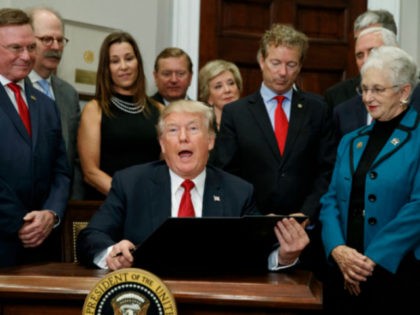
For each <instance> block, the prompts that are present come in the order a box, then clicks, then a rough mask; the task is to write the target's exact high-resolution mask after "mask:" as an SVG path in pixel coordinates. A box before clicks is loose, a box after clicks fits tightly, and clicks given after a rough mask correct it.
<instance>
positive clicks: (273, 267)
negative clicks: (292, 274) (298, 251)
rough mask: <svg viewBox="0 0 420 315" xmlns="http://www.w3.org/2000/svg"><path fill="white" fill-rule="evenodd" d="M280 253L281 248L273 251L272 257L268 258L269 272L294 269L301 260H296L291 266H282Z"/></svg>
mask: <svg viewBox="0 0 420 315" xmlns="http://www.w3.org/2000/svg"><path fill="white" fill-rule="evenodd" d="M278 252H279V248H277V249H275V250H273V251H272V252H271V253H270V256H268V270H270V271H277V270H283V269H289V268H291V267H293V266H294V265H296V264H297V263H298V261H299V258H296V260H295V261H294V262H293V263H291V264H289V265H280V264H279V255H278Z"/></svg>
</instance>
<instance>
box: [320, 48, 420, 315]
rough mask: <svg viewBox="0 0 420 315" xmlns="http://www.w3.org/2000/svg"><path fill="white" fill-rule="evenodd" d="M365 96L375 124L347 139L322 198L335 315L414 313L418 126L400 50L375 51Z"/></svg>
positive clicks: (410, 67) (418, 259) (412, 81)
mask: <svg viewBox="0 0 420 315" xmlns="http://www.w3.org/2000/svg"><path fill="white" fill-rule="evenodd" d="M361 75H362V81H361V86H360V89H359V92H360V93H361V95H362V97H363V102H364V104H365V106H366V108H367V110H368V112H369V113H370V115H371V116H372V117H373V119H374V121H373V123H372V124H370V125H368V126H365V127H362V128H360V129H358V130H356V131H354V132H351V133H349V134H347V135H346V136H345V137H344V138H343V139H342V141H341V142H340V145H339V147H338V151H337V160H336V164H335V168H334V174H333V177H332V180H331V184H330V187H329V190H328V192H327V193H326V194H325V195H324V196H323V197H322V199H321V203H322V209H321V213H320V220H321V222H322V239H323V242H324V248H325V251H326V254H327V257H328V259H329V262H330V265H329V267H328V273H327V278H326V280H325V290H324V307H325V310H326V311H327V312H328V313H331V314H357V313H358V312H361V311H362V310H363V311H372V314H380V311H381V310H383V311H385V310H386V311H387V312H392V311H398V312H399V313H401V312H402V313H401V314H409V313H410V311H408V312H407V313H405V312H404V310H411V309H416V308H417V307H416V304H417V303H418V302H417V301H416V296H417V298H418V294H419V293H418V292H419V289H420V127H419V119H420V118H419V114H418V113H417V111H416V110H415V109H414V108H410V107H409V106H408V105H407V104H408V102H409V98H410V95H411V91H412V90H413V88H414V86H415V85H416V84H417V75H418V74H417V66H416V64H415V63H414V61H413V60H412V58H411V57H410V56H409V55H408V54H407V53H405V52H404V51H403V50H401V49H400V48H397V47H386V46H382V47H380V48H377V49H375V50H374V51H372V53H371V55H370V56H369V58H368V60H367V61H366V63H365V64H364V66H363V67H362V69H361Z"/></svg>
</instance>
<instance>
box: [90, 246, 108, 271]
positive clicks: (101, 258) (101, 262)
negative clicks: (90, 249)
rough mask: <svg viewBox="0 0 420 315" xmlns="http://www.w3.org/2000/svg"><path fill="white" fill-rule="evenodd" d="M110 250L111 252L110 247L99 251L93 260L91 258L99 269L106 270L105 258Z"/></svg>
mask: <svg viewBox="0 0 420 315" xmlns="http://www.w3.org/2000/svg"><path fill="white" fill-rule="evenodd" d="M111 250H112V246H109V247H108V248H106V249H104V250H103V251H100V252H99V254H97V255H96V256H95V258H93V263H94V264H95V265H96V266H98V267H99V268H101V269H108V265H107V263H106V257H107V256H108V254H109V253H110V252H111Z"/></svg>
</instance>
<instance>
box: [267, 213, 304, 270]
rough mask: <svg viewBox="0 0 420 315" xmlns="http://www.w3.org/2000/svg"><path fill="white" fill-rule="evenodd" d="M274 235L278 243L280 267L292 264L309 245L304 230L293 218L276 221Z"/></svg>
mask: <svg viewBox="0 0 420 315" xmlns="http://www.w3.org/2000/svg"><path fill="white" fill-rule="evenodd" d="M274 233H275V234H276V237H277V240H278V241H279V243H280V248H279V254H278V255H279V256H278V262H279V264H281V265H290V264H293V263H294V262H295V261H296V259H297V258H299V256H300V254H301V252H302V250H303V249H304V248H305V247H306V246H307V245H308V244H309V237H308V234H306V231H305V229H304V228H303V226H302V225H300V224H299V223H298V222H297V221H296V220H295V219H293V218H284V219H282V220H281V221H278V222H277V224H276V226H275V227H274Z"/></svg>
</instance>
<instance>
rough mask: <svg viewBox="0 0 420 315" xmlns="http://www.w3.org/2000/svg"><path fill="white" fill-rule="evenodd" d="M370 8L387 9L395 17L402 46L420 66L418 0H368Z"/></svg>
mask: <svg viewBox="0 0 420 315" xmlns="http://www.w3.org/2000/svg"><path fill="white" fill-rule="evenodd" d="M368 8H369V9H372V10H375V9H385V10H388V11H389V12H391V13H392V14H393V15H394V18H395V22H396V23H397V27H398V40H399V42H400V46H401V48H402V49H404V50H405V51H406V52H408V53H409V54H410V55H411V56H412V57H413V58H414V60H416V62H417V64H418V65H419V66H420V21H419V18H420V3H419V1H418V0H404V1H401V0H368Z"/></svg>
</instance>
